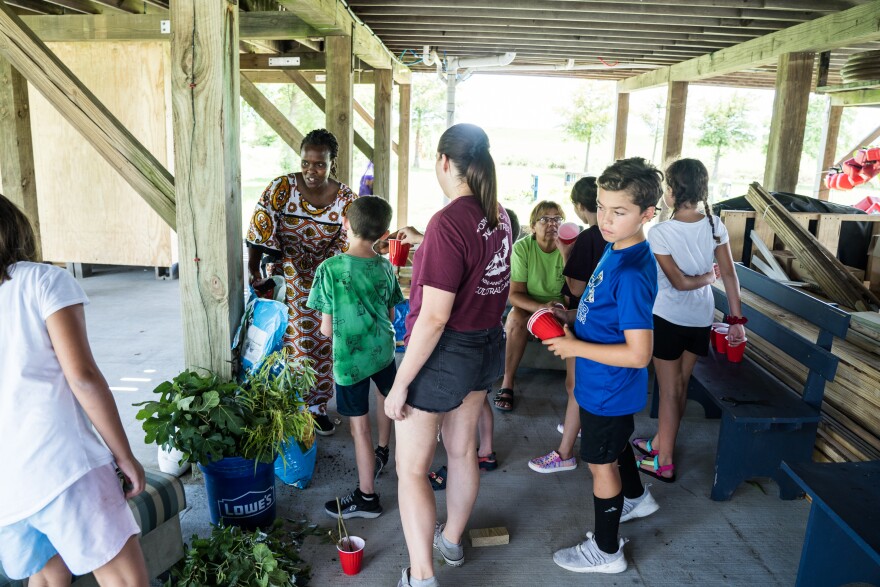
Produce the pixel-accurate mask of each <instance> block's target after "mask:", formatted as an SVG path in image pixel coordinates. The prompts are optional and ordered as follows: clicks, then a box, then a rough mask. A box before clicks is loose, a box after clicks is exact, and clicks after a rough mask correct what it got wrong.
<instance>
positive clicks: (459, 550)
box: [434, 522, 464, 567]
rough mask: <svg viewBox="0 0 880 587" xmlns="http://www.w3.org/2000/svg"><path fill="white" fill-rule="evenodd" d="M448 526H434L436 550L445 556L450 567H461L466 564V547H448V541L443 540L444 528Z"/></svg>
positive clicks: (455, 545)
mask: <svg viewBox="0 0 880 587" xmlns="http://www.w3.org/2000/svg"><path fill="white" fill-rule="evenodd" d="M445 527H446V524H441V523H439V522H437V525H436V526H434V548H436V549H437V552H439V553H440V554H441V555H442V556H443V560H445V561H446V564H447V565H449V566H450V567H460V566H461V565H463V564H464V547H463V546H462V545H461V543H459V544H453V545H452V546H447V541H446V540H445V539H444V538H443V528H445Z"/></svg>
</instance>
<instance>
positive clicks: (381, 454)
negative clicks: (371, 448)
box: [375, 446, 390, 477]
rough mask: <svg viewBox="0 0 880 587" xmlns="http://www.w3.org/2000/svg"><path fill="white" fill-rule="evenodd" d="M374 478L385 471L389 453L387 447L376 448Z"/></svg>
mask: <svg viewBox="0 0 880 587" xmlns="http://www.w3.org/2000/svg"><path fill="white" fill-rule="evenodd" d="M375 452H376V477H378V476H379V473H381V472H382V471H383V470H384V469H385V465H387V464H388V454H389V452H390V450H389V448H388V447H387V446H377V447H376V451H375Z"/></svg>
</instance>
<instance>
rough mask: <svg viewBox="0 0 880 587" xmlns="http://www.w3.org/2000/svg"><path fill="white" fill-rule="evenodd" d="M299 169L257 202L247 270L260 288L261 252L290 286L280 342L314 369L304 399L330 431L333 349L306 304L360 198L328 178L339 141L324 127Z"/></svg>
mask: <svg viewBox="0 0 880 587" xmlns="http://www.w3.org/2000/svg"><path fill="white" fill-rule="evenodd" d="M300 150H301V152H300V155H301V158H302V162H301V171H300V172H297V173H289V174H287V175H282V176H281V177H278V178H275V179H274V180H272V183H270V184H269V187H268V188H266V191H264V192H263V195H262V196H261V197H260V199H259V201H258V202H257V205H256V208H255V209H254V214H253V216H252V217H251V223H250V227H249V229H248V235H247V242H248V247H249V249H248V274H249V276H250V283H251V285H253V286H254V287H255V289H259V287H260V286H261V285H263V284H264V283H265V280H264V279H263V278H262V276H261V275H260V261H261V259H262V256H263V254H264V253H265V254H268V255H270V256H272V257H274V258H275V259H276V262H275V266H276V273H278V274H281V275H283V277H284V280H285V282H286V283H287V295H286V301H287V307H288V311H289V315H288V320H289V322H288V325H287V331H286V332H285V334H284V346H285V347H286V348H287V349H288V351H289V352H290V356H291V357H292V358H299V357H308V358H309V359H311V360H312V361H313V365H314V367H315V371H316V373H317V382H316V384H315V388H314V389H313V390H312V391H311V393H310V395H309V397H308V398H307V401H308V404H309V408H310V409H311V411H312V413H313V414H314V416H315V424H316V432H317V433H318V434H322V435H325V436H326V435H330V434H333V432H334V431H335V427H334V425H333V422H332V421H331V420H330V418H328V417H327V413H326V412H327V402H328V401H329V400H330V398H332V397H333V358H332V357H333V354H332V352H331V348H330V339H329V338H327V337H325V336H324V335H323V334H321V331H320V326H321V315H320V313H318V312H317V311H315V310H311V309H309V308H307V307H306V301H307V300H308V297H309V290H310V289H311V287H312V279H313V278H314V276H315V269H317V267H318V265H320V264H321V262H322V261H324V260H325V259H327V258H329V257H332V256H333V255H336V254H338V253H341V252H343V251H345V250H346V249H347V248H348V241H347V237H346V234H345V231H344V230H343V228H342V216H343V214H345V210H346V209H347V208H348V205H349V204H350V203H351V202H352V201H354V199H355V198H357V194H355V193H354V192H353V191H352V190H351V188H349V187H348V186H347V185H345V184H343V183H340V182H338V181H336V180H335V179H332V178H331V177H330V176H331V175H333V174H334V172H335V165H336V155H337V152H338V150H339V145H338V143H337V141H336V137H334V136H333V134H332V133H330V132H329V131H327V130H324V129H320V130H313V131H312V132H310V133H309V134H307V135H306V137H305V138H304V139H303V141H302V145H301V146H300Z"/></svg>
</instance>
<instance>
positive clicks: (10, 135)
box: [0, 57, 42, 260]
mask: <svg viewBox="0 0 880 587" xmlns="http://www.w3.org/2000/svg"><path fill="white" fill-rule="evenodd" d="M0 173H2V176H3V184H2V187H3V194H4V195H5V196H6V197H7V198H9V199H10V200H11V201H12V203H13V204H15V205H16V206H18V207H19V209H20V210H21V211H22V212H24V215H25V216H27V218H28V220H29V221H30V223H31V228H33V230H34V236H35V237H36V244H37V260H41V259H42V251H41V248H42V247H41V236H40V214H39V211H38V209H37V182H36V180H35V177H34V145H33V140H32V138H31V110H30V100H28V87H27V80H26V79H24V77H23V76H22V75H21V74H20V73H18V71H16V70H15V69H14V68H13V67H12V66H11V65H10V64H9V62H8V61H6V60H5V59H3V58H2V57H0Z"/></svg>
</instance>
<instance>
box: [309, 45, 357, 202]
mask: <svg viewBox="0 0 880 587" xmlns="http://www.w3.org/2000/svg"><path fill="white" fill-rule="evenodd" d="M324 48H325V50H326V52H327V110H326V112H327V130H329V131H330V132H332V133H333V134H334V135H336V139H337V140H338V141H339V155H338V157H337V159H336V177H337V179H338V180H339V181H341V182H342V183H344V184H348V185H351V181H352V171H351V168H352V158H351V157H352V147H353V145H354V125H353V120H352V113H353V110H352V101H353V91H354V90H353V88H354V85H353V84H354V79H353V77H352V61H351V37H345V36H338V37H327V38H326V41H325V43H324ZM307 132H308V131H307Z"/></svg>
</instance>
